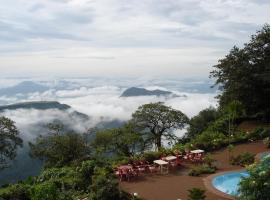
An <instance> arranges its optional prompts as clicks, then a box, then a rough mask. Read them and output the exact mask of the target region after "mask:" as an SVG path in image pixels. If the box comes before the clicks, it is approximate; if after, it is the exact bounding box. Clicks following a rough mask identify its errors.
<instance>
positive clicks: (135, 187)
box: [120, 141, 269, 200]
mask: <svg viewBox="0 0 270 200" xmlns="http://www.w3.org/2000/svg"><path fill="white" fill-rule="evenodd" d="M266 151H269V149H267V148H266V146H265V145H264V144H263V143H262V141H259V142H252V143H247V144H239V145H236V146H235V149H234V150H233V154H234V155H238V154H240V153H243V152H250V153H253V154H256V155H257V154H260V153H262V152H266ZM212 155H213V157H214V158H215V159H216V160H217V167H218V171H217V173H215V174H213V175H211V176H200V177H191V176H188V170H189V166H188V165H185V164H184V165H183V166H182V167H181V168H179V169H178V170H176V171H175V172H171V173H170V174H168V175H158V174H146V175H144V176H141V177H139V178H138V179H136V180H131V181H130V182H121V183H120V186H121V188H122V189H124V190H125V191H127V192H129V193H135V192H136V193H138V194H139V197H140V198H142V199H144V200H176V199H181V200H186V199H187V195H188V190H189V189H191V188H194V187H196V188H201V189H204V190H206V200H232V199H234V198H233V197H232V196H230V195H226V194H225V193H222V192H220V191H218V190H216V189H214V188H213V187H212V184H211V185H210V186H211V187H208V186H209V184H210V183H211V178H213V177H215V176H217V175H221V174H224V173H228V172H230V171H243V170H244V168H242V167H239V166H232V165H230V164H229V156H228V155H229V153H228V150H227V149H226V148H225V149H222V150H219V151H216V152H213V154H212ZM257 156H259V155H257ZM257 156H256V157H257Z"/></svg>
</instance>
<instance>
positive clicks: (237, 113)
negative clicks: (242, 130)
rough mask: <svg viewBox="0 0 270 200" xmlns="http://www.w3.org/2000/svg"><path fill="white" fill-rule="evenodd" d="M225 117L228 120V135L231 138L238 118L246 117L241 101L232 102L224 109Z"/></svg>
mask: <svg viewBox="0 0 270 200" xmlns="http://www.w3.org/2000/svg"><path fill="white" fill-rule="evenodd" d="M224 116H225V117H226V119H227V120H228V134H229V136H231V134H233V132H231V131H232V130H233V129H234V122H235V120H236V119H237V118H240V117H243V116H245V109H244V107H243V104H242V103H241V102H240V101H236V100H234V101H232V102H230V103H229V104H228V105H227V106H226V107H225V109H224Z"/></svg>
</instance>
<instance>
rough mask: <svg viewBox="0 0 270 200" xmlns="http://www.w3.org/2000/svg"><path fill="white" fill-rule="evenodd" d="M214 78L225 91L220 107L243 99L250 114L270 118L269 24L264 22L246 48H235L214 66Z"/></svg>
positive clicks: (212, 75) (212, 74)
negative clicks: (269, 98)
mask: <svg viewBox="0 0 270 200" xmlns="http://www.w3.org/2000/svg"><path fill="white" fill-rule="evenodd" d="M214 68H215V69H214V70H213V71H212V72H211V75H210V76H211V77H213V78H215V79H216V85H218V86H219V87H220V89H221V90H222V91H223V92H222V94H221V95H219V100H220V105H221V107H223V106H226V105H227V104H228V103H229V102H231V101H233V100H238V101H240V102H242V104H243V106H244V107H245V109H246V111H247V114H248V115H250V116H253V117H264V118H267V119H270V107H269V101H268V96H270V26H269V25H265V26H264V27H263V28H262V29H261V30H260V31H258V32H257V34H255V35H253V36H252V37H251V40H250V42H249V43H247V44H245V45H244V47H243V48H238V47H233V49H232V50H231V51H230V53H229V54H228V55H226V56H225V58H223V59H221V60H219V63H218V64H217V65H215V66H214Z"/></svg>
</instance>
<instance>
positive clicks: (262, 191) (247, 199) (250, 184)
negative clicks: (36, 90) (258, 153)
mask: <svg viewBox="0 0 270 200" xmlns="http://www.w3.org/2000/svg"><path fill="white" fill-rule="evenodd" d="M247 170H248V172H249V174H250V176H249V177H247V178H243V179H242V181H241V182H240V187H239V192H240V195H239V197H238V198H237V199H238V200H270V165H269V159H266V160H264V161H262V162H261V163H259V164H254V165H251V166H249V167H248V169H247Z"/></svg>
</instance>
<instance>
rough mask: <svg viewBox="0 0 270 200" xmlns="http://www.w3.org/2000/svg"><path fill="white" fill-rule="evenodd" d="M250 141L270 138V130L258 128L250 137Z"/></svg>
mask: <svg viewBox="0 0 270 200" xmlns="http://www.w3.org/2000/svg"><path fill="white" fill-rule="evenodd" d="M248 137H249V139H250V140H262V139H264V138H266V137H270V129H268V128H262V127H259V128H256V129H254V130H253V131H251V132H250V133H249V135H248Z"/></svg>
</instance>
